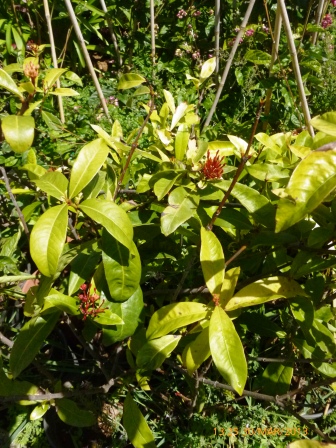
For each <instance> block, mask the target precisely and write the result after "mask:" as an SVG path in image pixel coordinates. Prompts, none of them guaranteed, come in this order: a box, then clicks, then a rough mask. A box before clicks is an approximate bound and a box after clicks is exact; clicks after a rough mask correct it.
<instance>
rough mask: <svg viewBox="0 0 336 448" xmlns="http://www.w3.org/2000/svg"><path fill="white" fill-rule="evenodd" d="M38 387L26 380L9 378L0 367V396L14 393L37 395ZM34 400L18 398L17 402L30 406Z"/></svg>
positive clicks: (13, 394)
mask: <svg viewBox="0 0 336 448" xmlns="http://www.w3.org/2000/svg"><path fill="white" fill-rule="evenodd" d="M39 392H40V389H39V388H38V387H37V386H35V385H34V384H32V383H29V382H28V381H18V380H12V379H9V378H8V376H7V375H6V374H5V372H4V370H3V369H2V368H0V397H11V396H15V395H37V394H38V393H39ZM35 403H36V401H29V400H20V401H19V404H21V405H24V406H29V405H30V406H31V405H33V404H35Z"/></svg>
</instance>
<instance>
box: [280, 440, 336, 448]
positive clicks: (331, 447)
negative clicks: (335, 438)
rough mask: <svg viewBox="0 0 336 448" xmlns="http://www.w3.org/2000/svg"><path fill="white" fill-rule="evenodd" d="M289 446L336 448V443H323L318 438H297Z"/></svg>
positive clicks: (293, 447)
mask: <svg viewBox="0 0 336 448" xmlns="http://www.w3.org/2000/svg"><path fill="white" fill-rule="evenodd" d="M288 448H336V444H335V443H321V442H318V441H317V440H296V441H295V442H292V443H290V444H289V445H288Z"/></svg>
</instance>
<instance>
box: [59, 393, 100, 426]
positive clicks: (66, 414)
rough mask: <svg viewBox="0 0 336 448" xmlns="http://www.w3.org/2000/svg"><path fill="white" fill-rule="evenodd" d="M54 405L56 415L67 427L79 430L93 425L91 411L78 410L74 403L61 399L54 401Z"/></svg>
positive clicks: (94, 419)
mask: <svg viewBox="0 0 336 448" xmlns="http://www.w3.org/2000/svg"><path fill="white" fill-rule="evenodd" d="M55 403H56V412H57V415H58V416H59V418H60V419H61V420H62V422H64V423H66V424H67V425H70V426H77V427H79V428H84V427H86V426H93V425H95V423H96V417H95V415H94V414H93V413H92V412H91V411H85V410H83V409H80V408H79V407H78V406H77V404H76V403H75V402H74V401H72V400H69V399H68V398H61V399H57V400H55Z"/></svg>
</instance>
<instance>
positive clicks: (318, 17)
mask: <svg viewBox="0 0 336 448" xmlns="http://www.w3.org/2000/svg"><path fill="white" fill-rule="evenodd" d="M327 2H328V0H319V3H318V6H317V10H316V17H315V22H316V25H319V24H320V23H321V18H322V14H323V10H324V9H325V5H326V4H327ZM317 36H318V32H317V31H315V33H314V34H313V37H312V44H313V45H316V41H317Z"/></svg>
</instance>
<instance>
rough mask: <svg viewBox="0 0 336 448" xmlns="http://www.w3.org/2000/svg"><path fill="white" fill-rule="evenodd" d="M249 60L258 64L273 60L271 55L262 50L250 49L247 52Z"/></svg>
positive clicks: (265, 63)
mask: <svg viewBox="0 0 336 448" xmlns="http://www.w3.org/2000/svg"><path fill="white" fill-rule="evenodd" d="M245 59H246V60H247V61H250V62H253V64H258V65H269V64H270V62H271V55H270V54H268V53H265V52H264V51H260V50H249V51H247V52H246V54H245Z"/></svg>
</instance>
